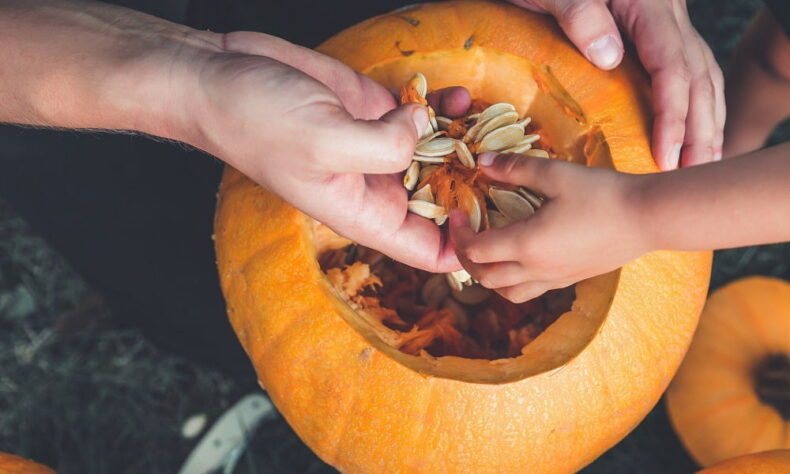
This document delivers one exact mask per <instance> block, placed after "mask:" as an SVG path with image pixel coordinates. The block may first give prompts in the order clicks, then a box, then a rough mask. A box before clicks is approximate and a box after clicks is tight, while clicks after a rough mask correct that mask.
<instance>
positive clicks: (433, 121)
mask: <svg viewBox="0 0 790 474" xmlns="http://www.w3.org/2000/svg"><path fill="white" fill-rule="evenodd" d="M428 122H429V123H430V124H431V128H433V130H435V131H439V122H437V121H436V112H434V111H433V108H432V107H431V106H430V105H429V106H428Z"/></svg>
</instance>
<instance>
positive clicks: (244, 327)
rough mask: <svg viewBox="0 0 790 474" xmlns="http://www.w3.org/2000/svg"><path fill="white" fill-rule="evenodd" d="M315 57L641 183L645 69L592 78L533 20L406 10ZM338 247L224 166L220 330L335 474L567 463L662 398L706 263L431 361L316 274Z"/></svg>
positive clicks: (577, 304) (675, 256)
mask: <svg viewBox="0 0 790 474" xmlns="http://www.w3.org/2000/svg"><path fill="white" fill-rule="evenodd" d="M318 49H319V51H321V52H323V53H325V54H327V55H329V56H333V57H335V58H338V59H339V60H341V61H343V62H345V63H346V64H348V65H349V66H351V67H352V68H354V69H356V70H357V71H361V72H362V73H364V74H367V75H369V76H370V77H372V78H374V79H375V80H377V81H378V82H380V83H381V84H383V85H384V86H386V87H388V88H393V89H397V88H399V87H401V86H402V85H403V84H405V83H406V82H407V81H408V80H409V78H411V77H412V76H413V75H414V74H415V73H416V72H422V73H424V74H425V76H426V77H427V79H428V83H429V84H430V85H431V87H433V88H441V87H446V86H452V85H463V86H466V87H467V88H468V89H469V91H470V92H471V94H472V96H473V97H475V98H477V99H479V100H481V101H484V102H486V103H496V102H509V103H511V104H513V105H515V106H516V108H517V110H518V112H519V114H520V115H523V114H525V113H528V114H529V115H530V116H532V117H533V118H534V119H535V121H536V122H538V123H540V125H541V127H542V129H543V130H544V132H545V135H546V136H548V137H550V139H551V145H552V149H553V150H554V151H556V152H557V154H558V156H564V157H567V158H568V159H569V160H572V161H575V162H578V163H580V164H584V165H589V166H606V167H612V168H615V169H618V170H621V171H625V172H630V173H647V172H656V171H658V170H657V168H656V166H655V164H654V160H653V158H652V156H651V153H650V143H649V138H648V137H649V132H650V126H651V115H650V112H649V111H650V106H649V88H648V87H647V82H646V76H645V74H644V72H643V71H642V70H641V69H640V68H639V67H638V65H637V63H636V62H635V61H634V60H633V58H627V59H626V61H625V62H624V64H623V65H622V66H620V67H619V68H617V69H616V70H615V71H612V72H604V71H600V70H598V69H596V68H595V67H594V66H592V65H590V64H589V63H588V62H587V61H586V60H585V59H584V58H583V57H582V56H581V55H580V54H579V53H578V52H577V51H576V50H575V49H574V47H573V46H572V45H571V44H570V43H569V42H568V41H567V40H566V39H565V38H564V36H563V35H562V33H561V31H560V29H559V28H558V27H557V25H556V23H555V22H554V21H553V20H551V19H550V18H548V17H546V16H542V15H538V14H533V13H529V12H527V11H524V10H522V9H519V8H516V7H513V6H508V5H506V4H502V3H496V2H481V1H454V2H446V3H436V4H427V5H416V6H412V7H408V8H405V9H400V10H397V11H395V12H393V13H390V14H387V15H383V16H379V17H376V18H373V19H370V20H367V21H365V22H363V23H361V24H359V25H357V26H354V27H352V28H350V29H347V30H345V31H343V32H342V33H340V34H338V35H337V36H335V37H333V38H331V39H330V40H328V41H327V42H325V43H324V44H323V45H321V46H320V47H319V48H318ZM346 243H347V242H344V240H343V239H340V238H339V237H337V236H336V235H335V234H334V233H333V232H332V231H331V230H329V229H327V228H326V227H324V226H322V225H321V224H318V223H316V222H314V221H313V220H311V219H310V218H308V217H307V216H305V215H303V214H302V213H300V212H299V211H297V210H296V209H294V208H293V207H291V206H290V205H288V204H287V203H285V202H283V201H282V200H281V199H280V198H278V197H277V196H275V195H274V194H272V193H270V192H268V191H267V190H265V189H262V188H261V187H260V186H258V185H256V184H255V183H253V182H252V181H251V180H249V179H247V178H246V177H245V176H243V175H242V174H240V173H239V172H238V171H236V170H234V169H232V168H227V169H226V171H225V174H224V177H223V180H222V183H221V185H220V191H219V199H218V204H217V213H216V217H215V246H216V253H217V263H218V269H219V274H220V280H221V285H222V291H223V293H224V296H225V299H226V302H227V311H228V315H229V319H230V321H231V324H232V326H233V328H234V330H235V332H236V334H237V335H238V338H239V340H240V341H241V344H242V345H243V347H244V349H245V350H246V352H247V354H248V355H249V357H250V359H251V360H252V363H253V365H254V366H255V369H256V371H257V373H258V376H259V379H260V380H259V381H260V383H261V385H262V386H264V387H265V389H266V390H267V391H268V393H269V395H270V397H271V398H272V400H273V402H274V403H275V404H276V406H277V407H278V409H279V410H280V412H281V413H282V414H283V416H284V417H285V418H286V419H287V421H288V422H289V423H290V424H291V426H292V427H293V428H294V430H295V431H296V433H297V434H298V435H299V436H300V437H301V438H302V440H303V441H304V442H305V443H306V444H307V445H308V446H309V447H310V448H311V449H313V450H314V451H315V452H316V453H317V454H318V456H320V457H321V458H322V459H323V460H324V461H326V462H327V463H329V464H331V465H333V466H335V467H337V468H338V469H340V470H341V471H343V472H475V473H486V472H499V473H501V472H571V471H575V470H577V469H579V468H581V467H582V466H584V465H586V464H588V463H589V462H591V461H592V460H594V459H595V458H596V457H598V456H599V455H600V454H601V453H603V452H604V451H605V450H607V449H608V448H610V447H611V446H613V445H614V444H615V443H617V442H618V441H619V440H620V439H622V438H623V437H624V436H625V435H626V434H627V433H628V432H629V431H631V430H632V429H633V428H634V427H635V426H636V425H637V424H638V423H639V422H640V420H641V419H642V418H643V417H644V416H645V415H646V414H647V413H648V411H649V410H650V409H651V408H652V407H653V406H654V405H655V404H656V402H657V401H658V399H659V397H660V396H661V394H662V393H663V391H664V390H665V389H666V386H667V384H668V383H669V381H670V379H671V378H672V375H673V374H674V372H675V370H676V369H677V367H678V365H679V364H680V361H681V359H682V357H683V355H684V353H685V351H686V349H687V347H688V344H689V342H690V341H691V337H692V334H693V332H694V329H695V327H696V323H697V318H698V315H699V312H700V311H701V309H702V306H703V304H704V300H705V295H706V292H707V285H708V280H709V277H710V264H711V255H710V253H709V252H697V253H683V252H668V251H661V252H655V253H651V254H648V255H645V256H643V257H641V258H639V259H638V260H636V261H634V262H631V263H629V264H627V265H626V266H624V267H623V268H622V269H620V270H617V271H614V272H611V273H608V274H606V275H602V276H599V277H596V278H592V279H589V280H586V281H583V282H580V283H579V284H577V285H576V288H575V299H574V301H573V303H572V305H570V308H569V309H568V310H567V311H564V312H563V314H561V315H560V316H559V318H558V319H557V320H556V321H555V322H553V324H551V325H549V326H548V327H547V328H545V330H544V331H543V332H542V333H541V334H539V335H538V336H537V337H536V338H535V339H534V340H532V341H531V342H530V343H529V344H527V345H525V346H524V347H523V348H522V349H521V350H520V351H519V353H518V354H515V355H514V356H512V357H502V358H497V359H489V358H476V357H471V356H463V355H457V354H456V355H444V356H435V355H432V354H430V353H427V352H426V351H419V352H418V353H416V354H407V353H405V352H403V351H402V350H399V349H398V348H397V347H394V346H393V345H392V340H391V339H390V336H391V335H392V334H391V332H387V328H386V327H384V326H382V325H381V324H380V323H378V322H377V321H376V320H374V319H373V318H370V317H369V315H367V314H365V311H364V310H363V309H360V308H359V306H356V305H352V302H350V301H349V300H348V298H347V295H344V294H342V292H340V291H338V289H337V287H336V285H333V284H332V283H331V282H330V281H329V279H328V278H327V275H326V274H325V273H324V272H323V271H322V269H321V266H320V265H319V262H318V261H319V258H320V257H322V256H323V255H324V254H325V253H326V252H327V251H331V250H332V249H337V248H338V247H341V246H343V245H345V244H346ZM612 245H617V242H612ZM384 290H386V288H384Z"/></svg>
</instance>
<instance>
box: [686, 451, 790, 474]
mask: <svg viewBox="0 0 790 474" xmlns="http://www.w3.org/2000/svg"><path fill="white" fill-rule="evenodd" d="M788 472H790V450H787V449H778V450H774V451H764V452H761V453H754V454H745V455H743V456H738V457H736V458H732V459H728V460H726V461H722V462H720V463H718V464H715V465H713V466H711V467H709V468H706V469H703V470H701V471H699V473H698V474H730V473H731V474H787V473H788Z"/></svg>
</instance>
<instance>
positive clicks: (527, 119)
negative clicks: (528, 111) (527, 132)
mask: <svg viewBox="0 0 790 474" xmlns="http://www.w3.org/2000/svg"><path fill="white" fill-rule="evenodd" d="M531 122H532V117H524V118H523V119H521V120H519V121H518V122H516V124H517V125H519V126H521V128H526V126H527V125H529V124H530V123H531Z"/></svg>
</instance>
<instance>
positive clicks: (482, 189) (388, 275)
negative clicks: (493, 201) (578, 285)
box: [319, 86, 575, 360]
mask: <svg viewBox="0 0 790 474" xmlns="http://www.w3.org/2000/svg"><path fill="white" fill-rule="evenodd" d="M401 102H402V103H404V102H417V103H422V104H424V105H425V104H426V101H425V99H424V98H422V97H421V96H420V95H419V94H418V93H417V92H416V91H415V90H414V89H413V88H410V87H408V86H404V87H403V88H402V89H401ZM490 105H492V104H491V103H488V102H485V101H483V100H479V99H475V100H473V101H472V104H471V106H470V108H469V110H468V111H467V113H466V115H465V116H463V117H460V118H457V119H455V120H453V122H452V123H451V124H450V125H449V126H448V127H447V130H446V131H445V132H444V134H445V136H447V137H449V138H453V139H457V140H460V139H462V138H464V136H465V135H466V133H467V130H468V128H469V127H470V123H472V122H470V120H471V119H470V118H469V117H470V116H472V115H473V114H475V115H479V114H480V113H481V112H483V111H484V110H485V109H487V108H488V107H489V106H490ZM525 134H526V135H528V134H537V135H539V136H540V139H539V140H538V143H537V145H538V147H539V148H540V149H541V150H544V151H546V152H547V153H548V154H549V156H551V157H552V158H557V154H556V153H555V151H554V150H553V149H552V148H551V146H550V143H549V141H548V138H547V137H546V132H545V131H544V130H542V129H541V128H540V126H539V125H538V124H537V122H535V121H531V122H530V123H529V124H528V125H527V126H526V132H525ZM476 147H477V144H471V145H469V149H470V150H471V151H472V152H473V153H474V152H475V151H476ZM446 160H447V161H445V162H444V163H442V164H439V165H433V167H434V168H435V171H433V172H431V173H430V175H428V176H426V177H425V179H423V178H420V181H419V184H418V186H417V188H418V189H421V188H423V187H425V186H431V187H432V188H431V189H434V190H435V191H436V202H437V203H439V204H440V205H442V206H443V207H445V208H446V209H455V208H460V209H462V210H464V211H465V212H467V213H469V214H471V213H472V209H473V206H474V207H476V205H475V204H474V203H473V202H471V201H472V200H475V201H478V202H480V201H482V205H483V206H485V201H484V198H483V196H485V195H488V190H489V187H490V186H492V185H495V186H496V187H497V188H501V189H508V190H512V191H514V192H515V191H517V190H518V187H517V186H514V185H510V184H507V183H499V182H493V181H492V180H490V179H488V178H487V177H486V175H484V174H483V173H481V172H480V169H479V168H478V167H477V166H474V167H473V168H470V167H468V166H467V165H464V164H463V163H461V162H460V161H459V159H458V156H457V154H456V153H452V154H450V155H448V156H447V157H446ZM477 209H478V212H479V207H477ZM482 214H484V215H483V216H482V230H486V229H488V228H489V222H488V217H487V215H485V214H486V213H485V212H483V213H482ZM470 219H471V215H470ZM319 263H320V264H321V269H322V270H323V271H324V272H325V273H326V274H327V276H328V278H329V280H330V282H331V283H332V284H333V286H334V287H335V289H337V290H338V292H340V293H341V294H342V296H343V297H344V298H345V299H346V301H348V302H349V303H350V304H351V305H352V307H354V309H355V310H364V314H365V315H366V316H368V317H371V318H372V320H371V321H370V322H371V324H374V325H377V326H378V327H379V329H380V331H384V332H387V331H391V332H392V334H389V337H387V340H388V341H391V344H392V343H394V345H395V347H396V348H398V349H399V350H400V351H401V352H404V353H406V354H410V355H419V354H421V353H423V352H424V353H425V354H426V355H429V356H433V357H443V356H448V355H452V356H457V357H468V358H475V359H489V360H496V359H504V358H509V357H517V356H519V355H521V350H522V349H523V348H524V347H525V346H526V345H527V344H529V343H530V342H531V341H532V340H534V339H535V338H536V337H537V336H538V335H540V334H541V333H542V332H543V331H544V330H545V329H546V328H547V327H548V326H549V325H551V324H552V323H553V322H554V321H556V320H557V318H559V316H560V315H562V314H563V313H565V312H567V311H569V310H570V309H571V303H572V302H573V299H574V297H575V291H574V287H573V286H570V287H568V288H565V289H563V290H555V291H550V292H548V293H547V294H546V295H544V296H542V297H539V298H536V299H533V300H532V301H528V302H525V303H522V304H514V303H511V302H510V301H508V300H506V299H504V298H502V297H501V296H499V295H498V294H496V293H494V292H492V291H491V290H488V289H486V288H483V287H481V286H473V285H468V286H464V287H463V288H462V289H461V290H460V291H458V289H457V288H452V287H451V286H450V285H448V284H447V279H446V278H445V275H433V274H431V273H428V272H425V271H419V270H416V269H414V268H411V267H408V266H406V265H403V264H400V263H397V262H395V261H393V260H392V259H389V258H386V257H385V256H384V255H382V254H381V253H379V252H377V251H375V250H371V249H368V248H363V247H359V246H357V245H350V246H348V247H345V248H341V249H333V250H329V251H326V252H324V253H323V254H322V255H319ZM469 283H471V281H470V282H469Z"/></svg>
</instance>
